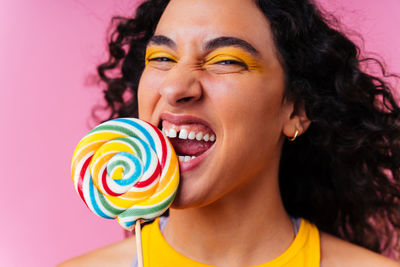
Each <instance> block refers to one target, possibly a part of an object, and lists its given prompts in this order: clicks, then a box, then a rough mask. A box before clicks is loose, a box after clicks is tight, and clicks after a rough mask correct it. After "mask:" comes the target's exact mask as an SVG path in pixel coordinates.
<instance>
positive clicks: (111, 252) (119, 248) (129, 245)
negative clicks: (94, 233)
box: [57, 236, 136, 267]
mask: <svg viewBox="0 0 400 267" xmlns="http://www.w3.org/2000/svg"><path fill="white" fill-rule="evenodd" d="M135 255H136V241H135V236H131V237H129V238H127V239H124V240H122V241H120V242H117V243H114V244H111V245H109V246H106V247H103V248H100V249H96V250H94V251H91V252H89V253H86V254H84V255H81V256H78V257H76V258H72V259H70V260H68V261H66V262H63V263H61V264H59V265H57V267H69V266H74V267H79V266H82V267H83V266H84V267H91V266H93V267H94V266H96V267H99V266H110V267H111V266H131V265H132V261H133V259H134V257H135Z"/></svg>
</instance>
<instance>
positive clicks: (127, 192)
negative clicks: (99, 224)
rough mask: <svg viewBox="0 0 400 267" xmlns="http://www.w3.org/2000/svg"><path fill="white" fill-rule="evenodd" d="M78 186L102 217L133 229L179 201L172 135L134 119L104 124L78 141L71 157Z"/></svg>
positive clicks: (123, 119) (83, 196) (86, 199)
mask: <svg viewBox="0 0 400 267" xmlns="http://www.w3.org/2000/svg"><path fill="white" fill-rule="evenodd" d="M71 169H72V170H71V172H72V180H73V183H74V187H75V190H76V191H77V192H78V194H79V196H80V197H81V198H82V200H83V201H84V202H85V204H86V205H87V206H88V208H89V209H90V210H91V211H92V212H93V213H94V214H97V215H98V216H100V217H103V218H107V219H115V218H117V220H118V222H119V223H120V225H121V226H122V227H123V228H125V229H127V230H132V229H133V227H134V225H135V222H136V220H138V219H144V220H152V219H154V218H156V217H158V216H160V215H161V214H163V213H164V212H165V211H166V210H167V209H168V207H169V206H170V205H171V203H172V201H173V200H174V197H175V194H176V192H177V189H178V184H179V164H178V160H177V157H176V154H175V151H174V149H173V147H172V145H171V144H170V143H169V141H168V139H167V138H166V137H165V136H164V135H163V134H162V133H161V131H160V130H158V129H157V128H156V127H154V126H153V125H151V124H149V123H147V122H145V121H141V120H138V119H132V118H121V119H115V120H110V121H107V122H104V123H102V124H100V125H99V126H97V127H96V128H94V129H93V130H92V131H90V132H89V133H88V134H87V135H86V136H85V137H84V138H83V139H82V140H81V141H80V142H79V144H78V146H77V147H76V149H75V152H74V155H73V157H72V166H71Z"/></svg>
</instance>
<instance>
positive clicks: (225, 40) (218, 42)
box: [204, 36, 260, 57]
mask: <svg viewBox="0 0 400 267" xmlns="http://www.w3.org/2000/svg"><path fill="white" fill-rule="evenodd" d="M227 46H236V47H239V48H242V49H244V50H246V51H247V52H249V53H250V54H252V55H253V56H257V57H258V56H260V52H258V50H257V49H255V48H254V46H252V45H251V44H249V43H248V42H246V41H245V40H243V39H239V38H236V37H230V36H222V37H218V38H215V39H212V40H210V41H208V42H207V43H206V44H205V46H204V50H206V51H210V50H214V49H217V48H221V47H227Z"/></svg>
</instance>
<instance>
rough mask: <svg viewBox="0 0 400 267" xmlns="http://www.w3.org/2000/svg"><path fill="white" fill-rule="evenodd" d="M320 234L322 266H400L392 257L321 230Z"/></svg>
mask: <svg viewBox="0 0 400 267" xmlns="http://www.w3.org/2000/svg"><path fill="white" fill-rule="evenodd" d="M320 236H321V266H322V267H336V266H337V267H339V266H340V267H347V266H349V267H350V266H363V267H372V266H386V267H400V263H397V262H395V261H394V260H392V259H389V258H386V257H384V256H382V255H379V254H377V253H375V252H372V251H370V250H368V249H365V248H362V247H360V246H357V245H354V244H352V243H350V242H347V241H344V240H342V239H340V238H337V237H335V236H332V235H330V234H327V233H323V232H321V233H320Z"/></svg>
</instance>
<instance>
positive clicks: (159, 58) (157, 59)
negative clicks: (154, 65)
mask: <svg viewBox="0 0 400 267" xmlns="http://www.w3.org/2000/svg"><path fill="white" fill-rule="evenodd" d="M147 61H156V62H175V60H173V59H172V58H168V57H155V58H149V59H148V60H147Z"/></svg>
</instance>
